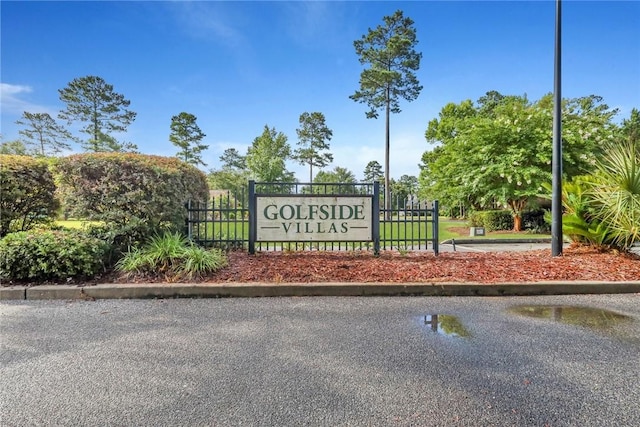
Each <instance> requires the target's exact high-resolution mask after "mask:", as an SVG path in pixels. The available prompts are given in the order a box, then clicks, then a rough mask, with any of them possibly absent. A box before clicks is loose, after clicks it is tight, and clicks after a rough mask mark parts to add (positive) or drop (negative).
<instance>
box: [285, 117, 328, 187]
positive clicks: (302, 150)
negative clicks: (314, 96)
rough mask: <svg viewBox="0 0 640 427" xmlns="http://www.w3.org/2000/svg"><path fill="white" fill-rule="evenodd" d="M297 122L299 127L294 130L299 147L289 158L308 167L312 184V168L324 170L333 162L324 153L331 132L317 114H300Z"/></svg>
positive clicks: (323, 118)
mask: <svg viewBox="0 0 640 427" xmlns="http://www.w3.org/2000/svg"><path fill="white" fill-rule="evenodd" d="M299 121H300V127H299V128H298V129H296V132H297V134H298V146H299V147H298V148H297V149H296V150H295V151H294V152H293V155H292V156H291V157H292V159H294V160H296V161H298V163H300V164H301V165H305V164H307V165H309V182H313V167H314V166H315V167H318V168H324V167H325V166H327V165H328V164H329V163H331V162H332V161H333V155H332V154H331V153H328V152H326V150H328V149H329V143H328V141H330V140H331V137H332V136H333V132H332V131H331V129H329V128H328V127H327V125H326V123H325V117H324V114H322V113H319V112H313V113H302V114H301V115H300V120H299Z"/></svg>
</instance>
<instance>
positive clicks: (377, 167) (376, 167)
mask: <svg viewBox="0 0 640 427" xmlns="http://www.w3.org/2000/svg"><path fill="white" fill-rule="evenodd" d="M363 175H364V182H376V181H380V180H381V179H382V178H384V174H383V173H382V165H381V164H380V163H378V162H377V161H376V160H371V161H370V162H369V163H367V166H365V167H364V172H363Z"/></svg>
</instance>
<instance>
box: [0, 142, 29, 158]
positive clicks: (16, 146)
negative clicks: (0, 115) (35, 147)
mask: <svg viewBox="0 0 640 427" xmlns="http://www.w3.org/2000/svg"><path fill="white" fill-rule="evenodd" d="M0 154H13V155H16V156H28V155H29V152H28V150H27V146H26V145H24V142H22V141H20V140H19V139H16V140H13V141H5V142H2V143H0Z"/></svg>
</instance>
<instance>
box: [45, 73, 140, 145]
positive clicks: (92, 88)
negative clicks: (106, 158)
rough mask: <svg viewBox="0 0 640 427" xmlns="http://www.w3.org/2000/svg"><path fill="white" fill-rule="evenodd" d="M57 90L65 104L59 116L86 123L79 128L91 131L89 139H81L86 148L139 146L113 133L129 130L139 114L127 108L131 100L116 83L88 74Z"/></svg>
mask: <svg viewBox="0 0 640 427" xmlns="http://www.w3.org/2000/svg"><path fill="white" fill-rule="evenodd" d="M58 92H59V94H60V100H61V101H62V102H64V103H65V104H66V108H65V109H64V110H63V111H61V112H60V114H59V115H58V117H59V118H61V119H63V120H66V121H67V124H69V125H70V124H71V123H73V122H74V121H77V122H81V123H83V124H84V126H83V127H82V128H81V129H80V131H81V132H83V133H86V134H88V135H89V139H88V140H87V141H85V142H83V143H82V148H83V149H84V150H86V151H93V152H102V151H135V150H137V147H136V146H135V144H131V143H120V142H118V141H117V140H116V139H115V138H114V137H113V136H112V135H111V134H112V133H121V132H126V130H127V127H128V126H129V125H130V124H131V123H133V121H134V120H135V118H136V113H135V112H133V111H130V110H128V109H127V107H129V105H130V104H131V102H130V101H129V100H127V99H125V97H124V96H123V95H121V94H119V93H117V92H114V90H113V85H110V84H108V83H107V82H105V81H104V79H102V78H101V77H97V76H86V77H79V78H76V79H73V81H71V82H70V83H69V84H68V85H67V87H65V88H64V89H59V90H58Z"/></svg>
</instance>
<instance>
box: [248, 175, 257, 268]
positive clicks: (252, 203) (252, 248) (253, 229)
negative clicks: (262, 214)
mask: <svg viewBox="0 0 640 427" xmlns="http://www.w3.org/2000/svg"><path fill="white" fill-rule="evenodd" d="M257 226H258V222H257V217H256V182H255V181H254V180H250V181H249V254H251V255H253V254H255V253H256V239H257V237H258V230H257Z"/></svg>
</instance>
